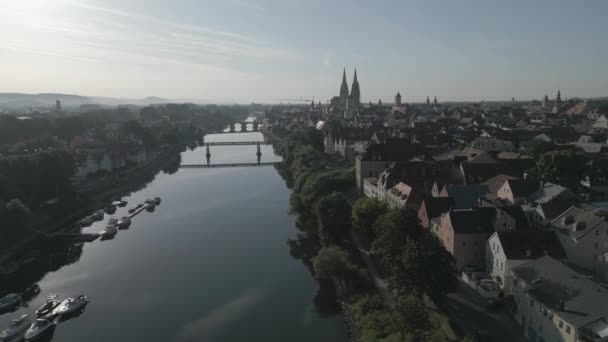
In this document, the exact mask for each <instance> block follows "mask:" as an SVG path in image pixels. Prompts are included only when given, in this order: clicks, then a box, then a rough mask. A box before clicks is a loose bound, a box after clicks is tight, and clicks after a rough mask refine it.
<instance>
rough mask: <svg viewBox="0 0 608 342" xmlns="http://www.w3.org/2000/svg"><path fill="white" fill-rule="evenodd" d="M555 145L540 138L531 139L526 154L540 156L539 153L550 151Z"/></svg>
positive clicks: (534, 156)
mask: <svg viewBox="0 0 608 342" xmlns="http://www.w3.org/2000/svg"><path fill="white" fill-rule="evenodd" d="M554 146H555V145H554V144H553V143H550V142H547V141H544V140H542V139H532V141H530V143H529V144H528V149H527V150H528V154H529V155H530V156H532V157H533V158H535V159H536V158H538V157H540V155H541V154H543V153H545V152H548V151H550V150H551V149H552V148H553V147H554Z"/></svg>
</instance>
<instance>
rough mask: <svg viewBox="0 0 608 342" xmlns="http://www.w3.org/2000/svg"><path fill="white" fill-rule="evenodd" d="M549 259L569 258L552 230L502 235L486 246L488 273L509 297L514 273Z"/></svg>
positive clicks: (502, 232)
mask: <svg viewBox="0 0 608 342" xmlns="http://www.w3.org/2000/svg"><path fill="white" fill-rule="evenodd" d="M545 255H550V256H552V257H554V258H556V259H559V260H561V259H564V258H565V257H566V254H565V252H564V249H563V248H562V245H561V242H560V241H559V239H558V237H557V235H556V233H555V232H554V231H551V230H548V231H547V230H544V231H542V230H527V231H499V232H495V233H494V234H492V236H490V238H489V239H488V241H487V242H486V249H485V269H486V272H487V273H488V274H490V275H492V277H493V278H494V279H495V280H496V282H497V283H498V284H499V285H500V287H501V288H502V289H503V291H504V293H505V294H509V293H510V291H511V289H510V287H511V270H512V269H513V268H514V267H517V266H519V265H521V264H523V263H526V262H528V261H530V260H535V259H538V258H540V257H543V256H545Z"/></svg>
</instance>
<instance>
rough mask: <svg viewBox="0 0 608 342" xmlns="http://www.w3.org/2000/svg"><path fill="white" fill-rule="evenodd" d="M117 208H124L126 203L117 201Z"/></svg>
mask: <svg viewBox="0 0 608 342" xmlns="http://www.w3.org/2000/svg"><path fill="white" fill-rule="evenodd" d="M118 206H119V207H121V208H124V207H126V206H127V201H125V200H120V201H118Z"/></svg>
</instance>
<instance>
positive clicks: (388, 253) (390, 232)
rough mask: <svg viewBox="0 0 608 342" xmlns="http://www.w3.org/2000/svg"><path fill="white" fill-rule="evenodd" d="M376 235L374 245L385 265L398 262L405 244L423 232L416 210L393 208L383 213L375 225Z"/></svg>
mask: <svg viewBox="0 0 608 342" xmlns="http://www.w3.org/2000/svg"><path fill="white" fill-rule="evenodd" d="M373 231H374V234H375V235H376V239H375V240H374V242H373V244H372V247H373V250H374V252H375V253H378V254H379V255H380V256H381V258H382V262H383V263H384V265H385V266H388V267H390V266H391V265H392V264H395V263H396V262H398V260H399V258H400V257H401V252H402V250H403V246H404V245H405V243H406V242H407V241H408V240H409V239H412V240H414V241H415V240H417V239H418V238H419V237H420V235H421V234H422V227H421V226H420V223H419V220H418V216H417V215H416V212H414V211H412V210H406V209H391V210H389V211H388V212H386V213H384V214H382V215H381V216H380V217H378V219H377V220H376V222H375V223H374V225H373Z"/></svg>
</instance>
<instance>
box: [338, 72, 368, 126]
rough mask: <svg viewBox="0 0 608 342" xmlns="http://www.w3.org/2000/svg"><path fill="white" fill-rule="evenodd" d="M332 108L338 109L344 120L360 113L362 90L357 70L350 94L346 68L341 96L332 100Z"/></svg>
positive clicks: (343, 74) (341, 85) (343, 73)
mask: <svg viewBox="0 0 608 342" xmlns="http://www.w3.org/2000/svg"><path fill="white" fill-rule="evenodd" d="M330 103H331V106H332V107H335V108H338V109H339V110H340V111H341V112H342V114H343V116H344V118H352V117H353V116H354V115H355V113H357V112H358V110H359V107H360V106H361V89H360V87H359V80H358V79H357V69H355V74H354V76H353V84H352V87H351V89H350V94H349V92H348V83H347V82H346V68H344V71H343V72H342V83H341V84H340V95H339V96H336V97H334V98H332V99H331V101H330Z"/></svg>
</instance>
